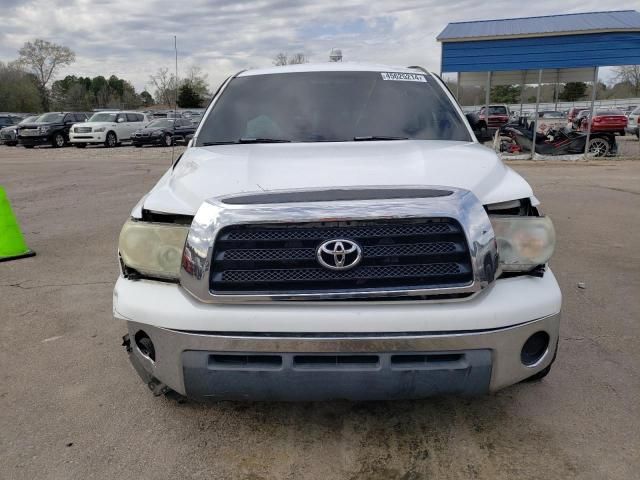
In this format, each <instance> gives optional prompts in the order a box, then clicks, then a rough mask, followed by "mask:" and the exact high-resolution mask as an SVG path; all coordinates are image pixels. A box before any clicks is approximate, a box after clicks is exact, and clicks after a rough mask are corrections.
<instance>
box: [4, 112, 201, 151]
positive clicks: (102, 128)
mask: <svg viewBox="0 0 640 480" xmlns="http://www.w3.org/2000/svg"><path fill="white" fill-rule="evenodd" d="M2 118H3V116H1V115H0V119H2ZM9 121H12V122H14V123H12V124H10V125H9V126H7V127H5V128H3V129H2V130H0V140H1V141H2V143H4V144H6V145H8V146H16V145H20V146H23V147H25V148H33V147H35V146H45V145H49V146H52V147H54V148H60V147H64V146H67V145H73V146H75V147H78V148H84V147H86V146H87V145H104V146H105V147H115V146H117V145H120V144H121V143H122V142H131V143H132V144H134V145H135V146H136V147H139V146H143V145H153V144H157V145H164V146H170V145H173V144H174V143H187V142H188V140H189V139H190V138H191V136H193V134H194V133H195V130H196V128H197V124H195V125H194V123H193V122H192V121H191V120H190V119H186V118H162V119H156V120H154V119H153V118H152V116H150V115H148V114H146V113H142V112H133V111H121V110H112V111H100V112H96V113H93V114H90V113H89V114H87V113H85V112H49V113H45V114H42V115H39V116H31V117H28V118H24V119H22V118H18V117H16V118H15V119H13V118H11V120H7V123H8V122H9Z"/></svg>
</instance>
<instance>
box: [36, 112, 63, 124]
mask: <svg viewBox="0 0 640 480" xmlns="http://www.w3.org/2000/svg"><path fill="white" fill-rule="evenodd" d="M63 118H64V113H45V114H44V115H41V116H40V117H39V118H38V123H52V122H61V121H62V119H63Z"/></svg>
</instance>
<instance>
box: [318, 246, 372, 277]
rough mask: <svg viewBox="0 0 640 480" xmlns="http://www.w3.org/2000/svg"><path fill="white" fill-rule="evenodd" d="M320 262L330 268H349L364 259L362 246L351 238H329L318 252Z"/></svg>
mask: <svg viewBox="0 0 640 480" xmlns="http://www.w3.org/2000/svg"><path fill="white" fill-rule="evenodd" d="M316 255H317V257H318V263H320V265H322V266H323V267H325V268H328V269H329V270H349V269H350V268H353V267H355V266H356V265H358V264H359V263H360V260H362V248H360V245H358V244H357V243H356V242H353V241H351V240H343V239H338V240H327V241H326V242H323V243H321V244H320V246H319V247H318V250H317V252H316Z"/></svg>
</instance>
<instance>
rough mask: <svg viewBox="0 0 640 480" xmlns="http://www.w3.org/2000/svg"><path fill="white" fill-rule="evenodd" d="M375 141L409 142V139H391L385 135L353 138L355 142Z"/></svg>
mask: <svg viewBox="0 0 640 480" xmlns="http://www.w3.org/2000/svg"><path fill="white" fill-rule="evenodd" d="M373 140H409V137H389V136H384V135H367V136H365V137H353V141H354V142H371V141H373Z"/></svg>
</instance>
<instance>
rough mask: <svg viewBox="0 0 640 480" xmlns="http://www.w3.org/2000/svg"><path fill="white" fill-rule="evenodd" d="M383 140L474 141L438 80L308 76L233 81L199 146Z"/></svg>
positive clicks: (207, 122) (397, 76) (413, 75)
mask: <svg viewBox="0 0 640 480" xmlns="http://www.w3.org/2000/svg"><path fill="white" fill-rule="evenodd" d="M402 75H404V77H403V76H402ZM378 137H380V139H389V140H391V139H404V138H406V139H417V140H459V141H471V137H470V135H469V132H468V130H467V128H466V126H465V124H464V122H463V120H462V119H461V117H460V115H458V113H457V111H456V110H455V109H454V107H453V104H452V103H451V102H450V101H449V99H448V98H447V96H446V94H445V93H444V91H443V89H442V88H441V87H440V86H439V85H438V84H437V83H436V81H435V80H434V79H433V78H431V77H430V76H426V75H423V74H419V73H411V74H393V73H380V72H300V73H282V74H271V75H253V76H247V77H237V78H235V79H233V80H232V81H231V83H230V84H229V85H228V86H227V88H226V89H225V90H224V92H223V94H222V95H221V97H220V99H219V100H218V101H217V102H216V104H215V106H214V107H213V110H212V111H211V113H210V114H209V115H208V116H207V117H206V118H205V120H204V124H203V125H202V127H201V131H200V133H199V136H198V145H199V146H202V145H205V144H215V143H231V142H237V141H238V140H239V139H257V140H261V139H271V140H280V141H291V142H345V141H354V140H376V139H378ZM382 137H384V138H382Z"/></svg>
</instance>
